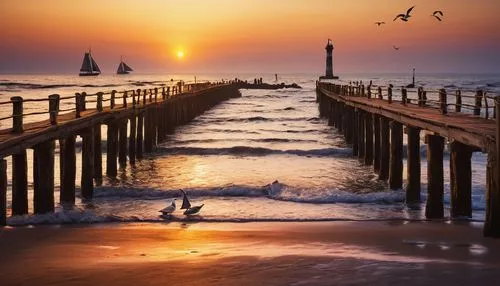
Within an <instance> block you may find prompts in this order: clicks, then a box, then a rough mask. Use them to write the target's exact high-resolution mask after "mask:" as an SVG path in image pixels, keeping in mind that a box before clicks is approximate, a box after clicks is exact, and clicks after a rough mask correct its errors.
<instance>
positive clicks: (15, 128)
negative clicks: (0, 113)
mask: <svg viewBox="0 0 500 286" xmlns="http://www.w3.org/2000/svg"><path fill="white" fill-rule="evenodd" d="M10 101H11V102H12V132H13V133H16V134H18V133H22V132H23V131H24V127H23V98H22V97H20V96H13V97H11V98H10Z"/></svg>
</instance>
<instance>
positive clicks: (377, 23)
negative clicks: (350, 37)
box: [375, 22, 385, 27]
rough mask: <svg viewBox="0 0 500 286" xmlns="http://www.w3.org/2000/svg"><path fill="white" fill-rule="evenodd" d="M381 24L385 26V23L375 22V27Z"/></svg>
mask: <svg viewBox="0 0 500 286" xmlns="http://www.w3.org/2000/svg"><path fill="white" fill-rule="evenodd" d="M382 24H385V22H375V25H377V26H379V27H380V25H382Z"/></svg>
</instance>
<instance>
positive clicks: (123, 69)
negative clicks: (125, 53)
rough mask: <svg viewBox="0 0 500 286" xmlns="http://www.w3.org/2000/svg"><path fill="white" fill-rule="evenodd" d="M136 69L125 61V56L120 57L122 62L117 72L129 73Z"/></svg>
mask: <svg viewBox="0 0 500 286" xmlns="http://www.w3.org/2000/svg"><path fill="white" fill-rule="evenodd" d="M131 71H134V70H133V69H132V68H131V67H129V66H128V65H127V64H126V63H124V62H123V58H120V64H119V65H118V69H117V70H116V73H117V74H128V73H129V72H131Z"/></svg>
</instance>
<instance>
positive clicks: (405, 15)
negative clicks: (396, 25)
mask: <svg viewBox="0 0 500 286" xmlns="http://www.w3.org/2000/svg"><path fill="white" fill-rule="evenodd" d="M413 8H415V6H413V7H411V8H410V9H408V11H406V14H399V15H397V16H396V18H394V20H393V21H396V20H397V19H401V21H405V22H408V18H410V17H411V15H410V13H411V11H412V10H413Z"/></svg>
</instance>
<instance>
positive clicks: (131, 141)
mask: <svg viewBox="0 0 500 286" xmlns="http://www.w3.org/2000/svg"><path fill="white" fill-rule="evenodd" d="M136 133H137V118H136V116H135V115H133V116H132V117H130V135H129V138H128V160H129V162H130V164H135V150H136V147H135V140H136Z"/></svg>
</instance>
